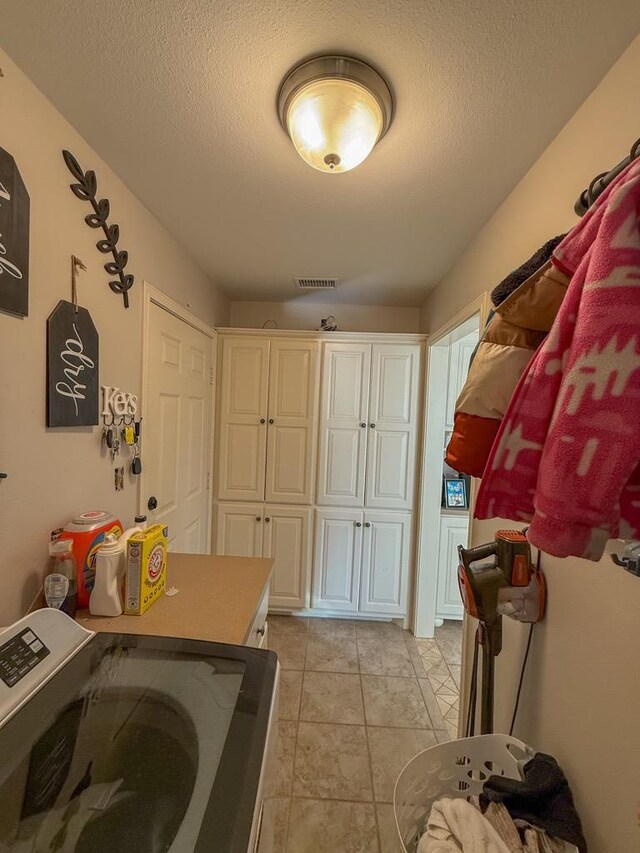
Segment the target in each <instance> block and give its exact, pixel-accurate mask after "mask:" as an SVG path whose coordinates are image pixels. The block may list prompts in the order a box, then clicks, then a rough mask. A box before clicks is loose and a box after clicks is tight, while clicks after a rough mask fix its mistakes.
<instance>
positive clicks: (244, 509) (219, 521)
mask: <svg viewBox="0 0 640 853" xmlns="http://www.w3.org/2000/svg"><path fill="white" fill-rule="evenodd" d="M263 528H264V506H263V505H262V504H241V503H224V504H223V503H221V504H218V506H217V509H216V550H215V552H216V554H222V555H226V556H230V557H261V556H262V537H263Z"/></svg>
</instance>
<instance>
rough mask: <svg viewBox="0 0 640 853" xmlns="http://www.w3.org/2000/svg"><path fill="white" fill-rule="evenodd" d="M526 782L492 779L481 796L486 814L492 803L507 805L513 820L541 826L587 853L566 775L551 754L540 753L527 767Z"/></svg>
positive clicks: (486, 784)
mask: <svg viewBox="0 0 640 853" xmlns="http://www.w3.org/2000/svg"><path fill="white" fill-rule="evenodd" d="M524 777H525V778H524V780H523V781H519V780H517V779H507V778H506V777H505V776H491V777H490V778H489V779H488V780H487V781H486V782H485V785H484V791H483V793H482V794H481V795H480V805H481V807H482V811H483V812H484V811H485V810H486V808H487V806H488V805H489V803H490V802H495V803H504V805H505V806H506V807H507V809H508V811H509V814H510V815H511V817H512V818H514V819H518V818H520V819H521V820H526V821H529V823H531V824H533V826H540V827H542V828H543V829H544V830H546V832H547V833H548V834H549V835H551V836H553V837H554V838H562V839H563V841H568V842H569V844H574V845H575V846H576V847H577V848H578V850H579V851H580V853H587V842H586V840H585V837H584V834H583V832H582V824H581V823H580V817H579V815H578V813H577V811H576V807H575V805H574V803H573V796H572V794H571V789H570V788H569V783H568V782H567V779H566V776H565V775H564V773H563V772H562V769H561V768H560V766H559V765H558V762H557V761H556V760H555V758H553V757H552V756H551V755H545V754H544V753H543V752H538V753H536V754H535V755H534V757H533V758H532V759H531V761H529V762H527V764H525V766H524Z"/></svg>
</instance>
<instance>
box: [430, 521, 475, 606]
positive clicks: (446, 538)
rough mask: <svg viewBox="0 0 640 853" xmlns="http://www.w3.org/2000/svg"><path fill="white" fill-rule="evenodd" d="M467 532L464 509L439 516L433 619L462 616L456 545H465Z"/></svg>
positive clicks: (467, 522) (467, 523) (467, 526)
mask: <svg viewBox="0 0 640 853" xmlns="http://www.w3.org/2000/svg"><path fill="white" fill-rule="evenodd" d="M468 535H469V516H468V514H467V513H460V514H453V513H451V514H443V515H442V516H440V536H439V541H438V563H437V565H438V586H437V592H436V619H462V617H463V608H462V601H461V599H460V591H459V589H458V562H459V560H458V545H464V546H465V547H466V545H467V538H468Z"/></svg>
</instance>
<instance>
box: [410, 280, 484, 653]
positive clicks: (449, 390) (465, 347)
mask: <svg viewBox="0 0 640 853" xmlns="http://www.w3.org/2000/svg"><path fill="white" fill-rule="evenodd" d="M487 304H488V296H487V295H486V294H485V295H484V296H482V297H481V298H479V299H477V300H475V301H474V302H473V303H471V305H469V306H468V307H467V308H466V309H464V310H463V311H461V312H460V313H459V314H457V315H456V316H455V317H454V318H453V320H452V321H451V322H450V323H448V324H447V325H446V326H444V327H443V328H441V329H439V330H438V331H437V332H435V333H434V334H432V335H431V336H430V337H429V340H428V345H427V386H426V405H425V423H424V432H423V437H424V443H423V447H422V476H421V498H420V520H419V526H418V545H417V559H416V567H417V568H416V585H415V603H414V633H415V635H416V637H421V638H430V637H434V632H435V629H436V628H437V627H441V626H442V625H443V622H445V620H447V622H448V621H449V620H451V622H452V623H460V622H461V621H462V619H463V615H464V614H463V609H462V603H461V601H460V593H459V591H458V581H457V567H458V553H457V547H458V545H466V544H467V542H468V540H469V519H470V517H471V514H472V507H473V500H474V496H475V494H474V483H473V481H472V480H471V479H470V478H469V477H467V476H462V475H460V474H458V472H457V471H454V470H452V469H451V468H449V467H448V466H447V465H446V463H445V462H444V453H445V448H446V446H447V443H448V441H449V437H450V435H451V431H452V429H453V414H454V410H455V403H456V399H457V397H458V394H459V393H460V390H461V389H462V386H463V385H464V382H465V380H466V377H467V373H468V369H469V362H470V359H471V356H472V354H473V351H474V350H475V348H476V346H477V343H478V340H479V336H480V330H481V329H482V328H483V327H484V323H485V320H486V316H487V308H486V305H487ZM448 627H449V628H450V629H451V630H453V631H454V633H455V624H450V625H448Z"/></svg>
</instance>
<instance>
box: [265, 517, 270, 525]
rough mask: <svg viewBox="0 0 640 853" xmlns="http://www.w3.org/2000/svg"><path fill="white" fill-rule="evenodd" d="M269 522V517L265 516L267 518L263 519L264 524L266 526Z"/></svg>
mask: <svg viewBox="0 0 640 853" xmlns="http://www.w3.org/2000/svg"><path fill="white" fill-rule="evenodd" d="M270 521H271V519H270V518H269V516H267V517H266V518H265V523H266V524H269V522H270Z"/></svg>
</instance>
